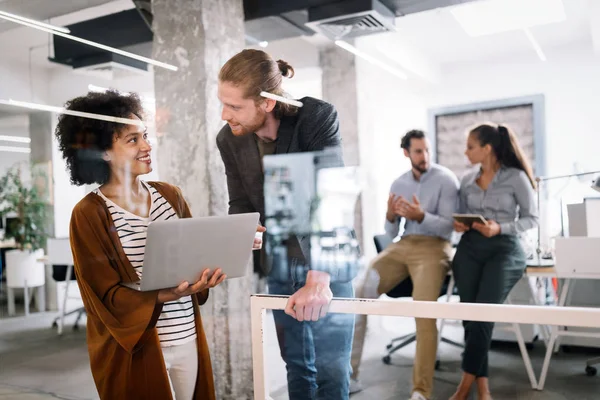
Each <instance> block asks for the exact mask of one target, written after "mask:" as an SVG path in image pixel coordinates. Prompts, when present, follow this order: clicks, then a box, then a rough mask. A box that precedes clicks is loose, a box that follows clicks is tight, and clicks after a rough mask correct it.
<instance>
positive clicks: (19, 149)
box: [0, 146, 31, 153]
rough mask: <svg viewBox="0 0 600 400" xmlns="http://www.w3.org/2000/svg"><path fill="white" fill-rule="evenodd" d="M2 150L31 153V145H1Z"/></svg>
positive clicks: (0, 149)
mask: <svg viewBox="0 0 600 400" xmlns="http://www.w3.org/2000/svg"><path fill="white" fill-rule="evenodd" d="M0 151H7V152H10V153H31V149H30V148H29V147H15V146H0Z"/></svg>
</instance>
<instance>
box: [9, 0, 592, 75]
mask: <svg viewBox="0 0 600 400" xmlns="http://www.w3.org/2000/svg"><path fill="white" fill-rule="evenodd" d="M591 2H600V0H563V3H564V6H565V12H566V15H567V19H566V21H564V22H560V23H555V24H550V25H545V26H539V27H534V28H531V32H532V34H533V35H534V37H535V38H536V39H537V40H538V42H539V44H540V46H541V48H542V49H543V50H544V52H546V54H547V56H548V61H549V62H551V61H552V52H553V51H560V48H564V47H565V46H570V45H573V44H584V45H588V44H590V43H591V25H592V23H591V20H590V14H592V13H591V12H590V9H591V7H590V4H591ZM98 4H100V5H99V6H97V5H98ZM93 5H96V6H95V7H91V8H88V7H90V6H93ZM132 7H133V2H132V1H131V0H113V1H107V0H73V1H63V0H61V1H56V0H55V1H50V0H0V10H6V11H14V12H17V11H18V12H20V13H21V14H23V15H25V16H28V17H35V18H37V19H45V20H48V18H50V17H52V16H54V17H53V19H52V21H51V22H52V23H54V24H58V25H67V24H71V23H74V22H78V21H82V20H86V19H90V18H95V17H98V16H101V15H106V14H111V13H114V12H118V11H122V10H124V9H128V8H132ZM74 10H77V11H74ZM65 12H71V13H70V14H66V15H64V14H63V15H62V16H60V15H61V13H65ZM36 13H37V14H36ZM597 23H600V16H598V22H597ZM8 24H10V25H12V26H13V28H14V29H11V30H9V31H6V32H1V30H2V28H1V25H0V51H1V52H2V54H10V56H9V57H8V58H9V60H10V61H12V62H15V63H21V64H25V65H27V64H28V63H29V61H30V60H31V63H32V65H33V66H37V67H43V68H65V67H57V66H56V65H55V64H52V63H50V62H49V61H48V60H47V58H48V56H49V54H50V51H51V50H50V47H51V46H49V43H50V36H49V35H47V34H45V33H43V32H40V31H37V30H35V29H31V28H27V27H17V26H16V25H14V24H12V23H8ZM396 26H397V32H395V33H393V34H385V35H374V36H369V37H365V38H363V39H361V41H363V42H364V43H366V44H367V48H368V49H369V50H371V51H372V52H373V54H374V55H378V56H380V57H385V55H386V54H387V55H388V56H392V57H395V56H399V55H403V54H404V55H405V58H406V57H408V58H410V61H411V62H412V61H414V60H418V63H416V64H417V65H419V66H427V69H431V70H436V69H440V68H442V67H444V66H445V65H447V64H453V63H463V62H480V61H486V60H494V59H498V58H503V59H505V58H506V57H508V56H514V57H523V56H525V57H531V59H537V56H536V54H535V52H534V50H533V48H532V46H531V44H530V43H529V42H528V40H527V38H526V37H525V34H524V33H523V32H522V31H515V32H506V33H500V34H496V35H489V36H483V37H477V38H473V37H469V36H468V35H467V34H466V33H465V32H464V31H463V29H462V28H461V26H460V25H459V24H458V22H457V21H456V20H455V19H454V17H453V16H452V15H451V14H450V12H449V11H448V8H445V9H444V8H442V9H435V10H430V11H426V12H422V13H416V14H409V15H407V16H404V17H400V18H398V19H397V22H396ZM299 44H300V45H299ZM322 44H323V40H322V39H321V40H319V38H318V35H315V36H314V37H312V38H296V39H289V40H284V41H279V42H272V43H271V44H270V45H269V47H268V48H267V51H269V52H271V53H272V54H273V55H274V56H276V57H278V56H279V57H281V58H284V59H288V61H290V62H292V61H295V62H294V63H293V65H294V64H296V65H297V66H298V67H313V66H318V56H317V55H318V53H317V51H316V49H315V48H314V46H319V45H322ZM590 51H591V46H590ZM406 55H409V56H406ZM390 62H392V61H390Z"/></svg>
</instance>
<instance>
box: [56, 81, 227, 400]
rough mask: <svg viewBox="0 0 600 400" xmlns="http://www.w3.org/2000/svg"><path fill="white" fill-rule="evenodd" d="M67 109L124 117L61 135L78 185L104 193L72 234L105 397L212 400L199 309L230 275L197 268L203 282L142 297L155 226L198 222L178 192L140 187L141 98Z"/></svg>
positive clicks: (84, 123)
mask: <svg viewBox="0 0 600 400" xmlns="http://www.w3.org/2000/svg"><path fill="white" fill-rule="evenodd" d="M66 109H67V110H70V111H78V112H81V113H89V114H102V115H105V116H110V117H116V119H114V120H113V121H103V120H98V119H94V118H93V117H94V116H93V115H89V117H75V116H71V115H66V114H63V115H61V116H60V117H59V121H58V125H57V127H56V137H57V139H58V142H59V146H60V150H61V152H62V154H63V157H64V158H65V160H66V163H67V168H68V170H69V172H70V176H71V182H72V183H73V184H75V185H90V184H98V185H100V186H99V187H98V188H97V189H95V190H93V191H92V192H91V193H89V194H88V195H87V196H85V197H84V198H83V199H82V200H81V201H80V202H79V203H78V204H77V205H76V206H75V208H74V210H73V214H72V216H71V228H70V239H71V248H72V251H73V259H74V264H75V273H76V275H77V283H78V285H79V289H80V291H81V295H82V299H83V302H84V305H85V309H86V312H87V315H88V319H87V343H88V351H89V355H90V364H91V370H92V375H93V377H94V381H95V383H96V388H97V389H98V393H99V395H100V398H101V399H107V400H113V399H151V398H152V399H172V398H173V394H174V398H175V399H176V400H190V399H202V400H205V399H209V400H214V399H215V391H214V383H213V374H212V368H211V361H210V356H209V352H208V346H207V343H206V338H205V335H204V330H203V328H202V320H201V318H200V308H199V307H198V306H199V305H201V304H204V303H205V302H206V300H207V298H208V290H209V289H210V288H212V287H215V286H217V285H218V284H220V283H221V282H223V280H224V279H225V275H223V274H222V273H221V271H220V270H219V269H217V270H215V271H214V273H212V276H210V277H209V275H210V273H211V272H210V271H209V270H208V269H204V271H202V269H203V268H201V267H203V266H198V277H199V279H198V281H197V282H195V283H190V284H188V283H186V282H184V283H182V284H181V285H179V286H178V287H176V288H171V289H163V290H155V291H148V292H142V291H139V290H136V289H135V282H137V281H139V279H140V277H141V276H142V272H143V271H142V270H143V262H144V250H145V243H146V231H147V227H148V224H149V223H151V222H153V221H163V220H168V219H172V218H190V217H191V214H190V210H189V207H188V205H187V203H186V201H185V199H184V198H183V195H182V194H181V191H180V190H179V188H177V187H175V186H172V185H169V184H167V183H161V182H145V181H142V180H141V179H140V177H141V176H142V175H145V174H148V173H149V172H150V171H152V167H151V157H150V151H151V146H150V144H149V142H148V138H147V134H146V132H145V127H144V125H143V123H142V120H141V116H142V111H143V110H142V105H141V103H140V99H139V97H138V96H137V95H135V94H130V95H122V94H120V93H118V92H116V91H107V92H105V93H89V94H88V95H87V96H83V97H77V98H75V99H73V100H70V101H69V102H67V104H66ZM90 117H91V118H90ZM123 119H127V120H129V121H126V120H123ZM167 267H168V266H165V268H167ZM132 287H133V288H132Z"/></svg>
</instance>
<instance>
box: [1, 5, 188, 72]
mask: <svg viewBox="0 0 600 400" xmlns="http://www.w3.org/2000/svg"><path fill="white" fill-rule="evenodd" d="M2 18H4V19H6V20H9V21H12V22H14V23H17V24H21V25H25V26H29V27H30V28H35V29H39V30H40V31H44V32H47V33H51V34H53V35H58V36H62V37H64V38H67V39H70V40H74V41H76V42H79V43H83V44H86V45H88V46H92V47H97V48H99V49H102V50H106V51H110V52H112V53H115V54H120V55H122V56H124V57H129V58H133V59H134V60H138V61H142V62H145V63H148V64H152V65H155V66H157V67H161V68H165V69H169V70H171V71H177V70H178V68H177V67H176V66H174V65H171V64H167V63H164V62H160V61H156V60H153V59H151V58H148V57H144V56H140V55H137V54H133V53H130V52H128V51H123V50H120V49H117V48H114V47H110V46H106V45H104V44H100V43H96V42H92V41H91V40H87V39H82V38H80V37H77V36H73V35H69V34H68V33H63V32H58V31H55V30H53V29H49V28H45V27H43V26H40V25H36V24H32V23H30V22H26V21H22V20H19V19H16V18H13V17H7V16H2Z"/></svg>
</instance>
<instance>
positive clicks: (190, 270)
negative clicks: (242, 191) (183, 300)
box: [140, 213, 259, 291]
mask: <svg viewBox="0 0 600 400" xmlns="http://www.w3.org/2000/svg"><path fill="white" fill-rule="evenodd" d="M258 218H259V214H258V213H249V214H237V215H227V216H218V217H204V218H183V219H176V220H170V221H159V222H153V223H151V224H150V225H149V226H148V235H147V239H146V251H145V254H144V271H143V273H142V280H141V282H140V286H141V287H140V290H142V291H147V290H156V289H164V288H170V287H175V286H178V285H179V284H180V283H181V282H183V281H187V282H189V283H194V282H196V281H197V280H198V278H199V277H200V274H201V273H202V271H203V270H204V269H205V268H210V269H216V268H221V269H222V270H223V273H225V274H227V278H228V279H231V278H238V277H241V276H244V275H246V273H247V272H248V271H249V269H248V265H249V264H248V262H249V260H250V257H251V256H252V246H253V244H254V237H255V235H256V227H257V225H258V222H259V219H258Z"/></svg>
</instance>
